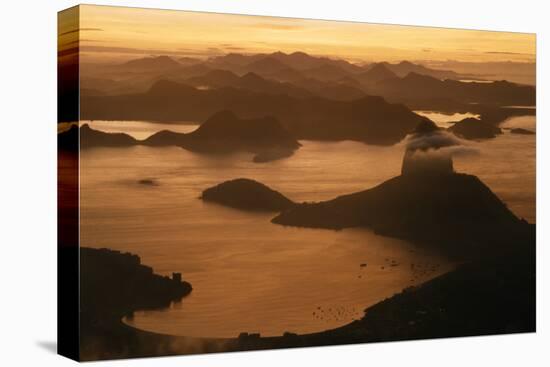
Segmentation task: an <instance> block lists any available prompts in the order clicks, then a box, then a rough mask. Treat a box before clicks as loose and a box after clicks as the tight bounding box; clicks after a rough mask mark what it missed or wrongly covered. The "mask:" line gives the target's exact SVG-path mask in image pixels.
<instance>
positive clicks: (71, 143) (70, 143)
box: [57, 124, 138, 151]
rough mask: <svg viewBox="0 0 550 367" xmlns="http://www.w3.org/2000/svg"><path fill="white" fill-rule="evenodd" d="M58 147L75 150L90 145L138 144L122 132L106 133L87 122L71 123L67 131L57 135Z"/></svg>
mask: <svg viewBox="0 0 550 367" xmlns="http://www.w3.org/2000/svg"><path fill="white" fill-rule="evenodd" d="M57 139H58V145H59V148H60V149H62V150H69V151H77V150H78V147H79V146H80V149H87V148H92V147H127V146H132V145H136V144H138V140H136V139H134V138H133V137H131V136H130V135H127V134H124V133H106V132H103V131H99V130H94V129H92V128H91V127H90V126H89V125H88V124H84V125H82V126H81V127H80V129H79V128H78V126H77V125H76V124H75V125H72V126H71V128H70V129H69V130H67V131H64V132H61V133H59V134H58V135H57Z"/></svg>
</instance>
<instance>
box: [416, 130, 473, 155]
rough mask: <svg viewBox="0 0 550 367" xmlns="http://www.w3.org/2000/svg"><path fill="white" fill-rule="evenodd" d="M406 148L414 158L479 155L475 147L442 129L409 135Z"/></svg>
mask: <svg viewBox="0 0 550 367" xmlns="http://www.w3.org/2000/svg"><path fill="white" fill-rule="evenodd" d="M406 148H407V150H408V151H412V157H415V158H444V157H458V156H461V157H463V156H477V155H479V151H478V150H477V149H476V148H473V147H471V146H469V145H467V144H466V143H465V142H464V141H463V140H461V139H459V138H457V137H456V136H455V135H453V134H451V133H449V132H447V131H443V130H436V131H433V132H430V133H424V134H414V135H411V136H410V137H409V138H408V140H407V142H406Z"/></svg>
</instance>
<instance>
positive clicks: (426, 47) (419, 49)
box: [79, 5, 536, 62]
mask: <svg viewBox="0 0 550 367" xmlns="http://www.w3.org/2000/svg"><path fill="white" fill-rule="evenodd" d="M79 29H80V47H81V52H82V54H83V55H84V56H85V57H88V58H89V60H93V61H106V60H113V59H130V58H135V57H137V56H139V55H141V56H144V55H161V54H162V55H169V56H177V57H185V56H187V57H199V58H207V57H210V56H216V55H223V54H227V53H243V54H247V53H270V52H275V51H282V52H285V53H292V52H296V51H302V52H306V53H309V54H313V55H318V56H321V55H323V56H329V57H334V58H342V59H347V60H349V61H352V62H372V61H390V62H395V61H401V60H411V61H415V60H417V61H418V60H430V61H445V60H457V61H470V62H490V61H515V62H534V61H535V43H536V42H535V40H536V38H535V34H526V33H511V32H493V31H477V30H461V29H448V28H431V27H418V26H400V25H383V24H369V23H358V22H344V21H326V20H310V19H293V18H279V17H267V16H249V15H228V14H218V13H202V12H189V11H180V10H178V11H175V10H158V9H142V8H126V7H111V6H90V5H81V6H80V25H79ZM388 45H391V46H388Z"/></svg>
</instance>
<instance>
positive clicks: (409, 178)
mask: <svg viewBox="0 0 550 367" xmlns="http://www.w3.org/2000/svg"><path fill="white" fill-rule="evenodd" d="M273 223H277V224H283V225H289V226H298V227H311V228H328V229H343V228H350V227H368V228H372V229H373V230H375V231H376V232H377V233H380V234H383V235H388V236H392V237H398V238H403V239H407V240H410V241H413V242H417V243H423V244H431V245H433V246H437V248H439V249H440V250H441V251H444V252H446V253H449V254H453V255H459V256H460V254H465V253H469V254H470V253H472V252H474V253H475V252H483V251H485V250H487V249H486V248H478V247H477V245H478V244H479V243H481V242H483V243H484V244H486V243H487V241H489V243H493V242H494V241H497V242H498V239H499V238H502V236H507V235H513V234H514V233H517V232H519V231H521V229H522V228H523V226H524V222H522V221H521V220H519V219H518V218H517V217H516V216H515V215H514V214H513V213H512V212H511V211H510V210H509V209H508V208H507V207H506V205H504V204H503V203H502V201H501V200H500V199H499V198H498V197H497V196H496V195H495V194H494V193H493V192H492V191H491V190H490V189H489V188H488V187H487V186H485V185H484V184H483V182H481V181H480V180H479V179H478V178H477V177H475V176H471V175H467V174H459V173H450V174H441V175H431V176H429V177H424V176H422V175H401V176H397V177H394V178H392V179H390V180H388V181H386V182H384V183H382V184H380V185H378V186H376V187H374V188H372V189H368V190H365V191H361V192H357V193H354V194H349V195H344V196H340V197H338V198H336V199H333V200H329V201H325V202H319V203H304V204H299V205H296V206H294V207H292V208H289V209H288V210H285V211H283V212H282V213H281V214H279V215H278V216H276V217H275V218H273ZM482 240H483V241H482ZM484 246H485V245H484Z"/></svg>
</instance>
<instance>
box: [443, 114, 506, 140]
mask: <svg viewBox="0 0 550 367" xmlns="http://www.w3.org/2000/svg"><path fill="white" fill-rule="evenodd" d="M449 130H450V131H452V132H453V133H454V134H455V135H457V136H459V137H461V138H464V139H471V140H475V139H491V138H494V137H496V136H497V135H500V134H502V130H501V129H500V128H499V127H497V126H495V125H492V124H489V123H487V122H485V121H483V120H479V119H476V118H473V117H468V118H465V119H463V120H461V121H458V122H455V123H454V125H453V126H451V127H450V128H449Z"/></svg>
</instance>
